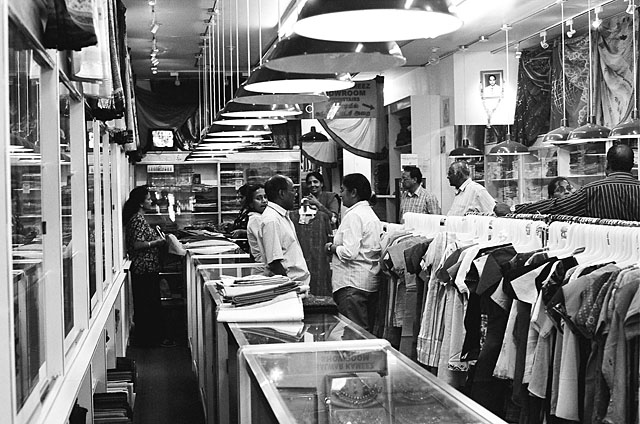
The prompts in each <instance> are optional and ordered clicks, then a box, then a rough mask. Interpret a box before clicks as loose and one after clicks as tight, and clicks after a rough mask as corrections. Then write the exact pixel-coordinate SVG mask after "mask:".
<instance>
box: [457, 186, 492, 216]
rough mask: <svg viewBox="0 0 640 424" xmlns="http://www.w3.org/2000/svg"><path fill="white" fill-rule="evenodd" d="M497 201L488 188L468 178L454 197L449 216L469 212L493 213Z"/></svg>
mask: <svg viewBox="0 0 640 424" xmlns="http://www.w3.org/2000/svg"><path fill="white" fill-rule="evenodd" d="M495 206H496V201H495V199H494V198H493V197H491V195H490V194H489V192H488V191H487V189H486V188H484V187H483V186H482V185H480V184H478V183H476V182H475V181H471V178H468V179H467V180H466V181H465V182H464V183H462V185H461V186H460V189H458V190H457V192H456V197H454V198H453V204H452V205H451V209H449V213H448V214H447V215H449V216H463V215H464V214H465V213H467V212H482V213H493V208H494V207H495Z"/></svg>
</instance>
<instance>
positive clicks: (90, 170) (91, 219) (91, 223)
mask: <svg viewBox="0 0 640 424" xmlns="http://www.w3.org/2000/svg"><path fill="white" fill-rule="evenodd" d="M93 131H94V125H93V123H92V122H91V121H88V122H87V133H86V134H87V139H86V142H87V162H86V163H87V228H88V230H89V232H88V235H87V237H88V238H89V295H90V297H91V298H93V296H94V295H95V293H96V288H97V281H98V270H97V268H96V226H97V223H96V211H95V176H94V172H95V166H94V164H93V163H94V153H93V149H94V146H95V144H96V142H98V143H99V142H100V134H98V136H97V137H96V136H95V135H94V133H93ZM96 139H97V141H96Z"/></svg>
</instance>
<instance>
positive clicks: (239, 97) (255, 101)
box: [232, 86, 329, 105]
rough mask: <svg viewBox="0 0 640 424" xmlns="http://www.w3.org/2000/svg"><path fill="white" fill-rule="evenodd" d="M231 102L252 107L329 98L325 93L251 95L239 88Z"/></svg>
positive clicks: (241, 87)
mask: <svg viewBox="0 0 640 424" xmlns="http://www.w3.org/2000/svg"><path fill="white" fill-rule="evenodd" d="M232 101H233V102H235V103H241V104H252V105H283V104H307V103H322V102H326V101H329V96H327V95H326V94H325V93H269V94H262V93H252V92H250V91H248V90H246V89H245V88H244V87H243V86H240V88H239V89H238V90H237V91H236V93H235V97H234V98H233V100H232Z"/></svg>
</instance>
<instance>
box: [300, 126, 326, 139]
mask: <svg viewBox="0 0 640 424" xmlns="http://www.w3.org/2000/svg"><path fill="white" fill-rule="evenodd" d="M327 141H329V139H328V138H327V136H326V135H324V134H322V133H319V132H318V131H316V127H314V126H311V130H310V131H309V132H308V133H306V134H302V135H301V136H300V143H324V142H327Z"/></svg>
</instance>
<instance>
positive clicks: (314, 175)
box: [305, 171, 340, 228]
mask: <svg viewBox="0 0 640 424" xmlns="http://www.w3.org/2000/svg"><path fill="white" fill-rule="evenodd" d="M306 181H307V188H308V189H309V195H307V196H306V197H305V198H306V199H308V200H309V204H311V205H313V206H315V207H316V209H318V210H319V211H322V212H324V213H326V214H327V215H329V219H330V220H331V223H332V224H333V225H335V223H336V222H337V221H338V216H339V215H340V202H339V201H338V195H337V194H335V193H333V192H331V191H324V178H323V177H322V174H321V173H319V172H317V171H313V172H309V173H308V174H307V178H306ZM334 228H335V227H334Z"/></svg>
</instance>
